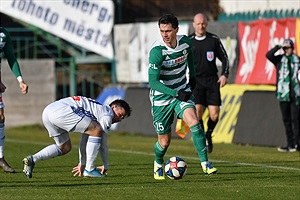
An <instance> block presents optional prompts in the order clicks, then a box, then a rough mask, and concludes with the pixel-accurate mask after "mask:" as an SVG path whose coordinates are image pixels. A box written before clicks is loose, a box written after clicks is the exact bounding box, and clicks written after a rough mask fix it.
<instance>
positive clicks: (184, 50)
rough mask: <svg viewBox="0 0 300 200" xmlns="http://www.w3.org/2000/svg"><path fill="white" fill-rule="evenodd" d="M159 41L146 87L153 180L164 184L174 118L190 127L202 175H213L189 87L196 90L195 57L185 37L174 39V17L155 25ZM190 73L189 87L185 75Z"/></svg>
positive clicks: (153, 50)
mask: <svg viewBox="0 0 300 200" xmlns="http://www.w3.org/2000/svg"><path fill="white" fill-rule="evenodd" d="M158 25H159V29H160V34H161V36H162V40H158V41H156V42H155V43H154V44H153V47H152V49H151V50H150V53H149V70H148V76H149V85H150V88H151V90H150V95H149V97H150V101H151V105H152V110H151V112H152V115H153V121H154V122H153V125H154V127H155V130H156V133H157V135H158V141H157V142H156V143H155V144H154V153H155V161H154V178H155V179H157V180H164V179H165V176H164V172H163V162H164V155H165V153H166V151H167V149H168V147H169V145H170V142H171V135H172V133H171V125H172V123H173V121H174V114H176V116H177V117H178V118H181V119H183V120H184V121H185V122H186V123H187V124H188V125H189V127H190V130H191V132H192V138H193V142H194V146H195V148H196V150H197V153H198V155H199V157H200V162H201V166H202V169H203V172H204V173H205V174H213V173H216V172H217V169H216V168H214V167H212V166H211V164H210V162H209V161H208V158H207V149H206V145H205V134H204V132H203V130H202V129H201V127H200V125H199V121H198V119H197V116H196V109H195V105H194V103H193V101H192V92H191V87H192V88H193V87H194V86H195V69H194V56H193V52H192V49H191V41H190V39H189V38H188V37H187V36H184V35H177V32H178V20H177V18H176V16H174V15H173V14H166V15H163V16H162V17H161V18H160V19H159V21H158ZM187 68H188V69H189V84H188V83H187V78H186V73H187Z"/></svg>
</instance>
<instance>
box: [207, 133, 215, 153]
mask: <svg viewBox="0 0 300 200" xmlns="http://www.w3.org/2000/svg"><path fill="white" fill-rule="evenodd" d="M211 134H212V131H210V130H208V131H207V132H206V135H205V137H206V146H207V152H208V153H211V152H212V151H213V144H212V139H211Z"/></svg>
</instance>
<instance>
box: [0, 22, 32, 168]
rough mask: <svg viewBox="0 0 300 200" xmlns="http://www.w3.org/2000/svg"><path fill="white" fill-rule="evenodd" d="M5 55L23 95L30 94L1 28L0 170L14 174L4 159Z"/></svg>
mask: <svg viewBox="0 0 300 200" xmlns="http://www.w3.org/2000/svg"><path fill="white" fill-rule="evenodd" d="M3 53H4V55H5V57H6V59H7V61H8V64H9V67H10V69H11V71H12V72H13V73H14V75H15V76H16V78H17V80H18V82H19V87H20V88H21V92H22V94H26V93H27V92H28V86H27V84H26V83H25V82H24V81H23V78H22V74H21V70H20V66H19V63H18V61H17V59H16V57H15V55H14V48H13V44H12V41H11V36H10V34H9V32H8V31H7V30H6V29H5V28H4V27H0V168H2V169H3V170H4V172H10V173H14V172H15V170H14V169H13V168H12V167H11V166H10V165H9V164H8V163H7V162H6V160H5V159H4V140H5V130H4V128H5V127H4V122H5V116H4V102H3V99H2V93H4V92H5V90H6V86H5V85H4V83H2V81H1V60H2V56H3Z"/></svg>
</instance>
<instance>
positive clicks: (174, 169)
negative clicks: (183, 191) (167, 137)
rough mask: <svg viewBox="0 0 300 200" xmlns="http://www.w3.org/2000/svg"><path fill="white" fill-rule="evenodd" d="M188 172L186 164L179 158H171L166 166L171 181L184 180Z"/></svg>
mask: <svg viewBox="0 0 300 200" xmlns="http://www.w3.org/2000/svg"><path fill="white" fill-rule="evenodd" d="M186 171H187V164H186V162H185V161H184V160H183V159H182V158H180V157H177V156H174V157H171V158H170V159H169V160H168V161H167V162H166V165H165V172H166V175H167V176H168V177H169V178H170V179H174V180H178V179H182V178H183V177H184V175H185V174H186Z"/></svg>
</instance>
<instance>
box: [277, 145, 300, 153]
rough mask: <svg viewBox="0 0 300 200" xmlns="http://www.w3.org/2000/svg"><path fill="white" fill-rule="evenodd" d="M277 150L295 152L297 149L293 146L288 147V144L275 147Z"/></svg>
mask: <svg viewBox="0 0 300 200" xmlns="http://www.w3.org/2000/svg"><path fill="white" fill-rule="evenodd" d="M277 150H278V151H279V152H296V151H297V149H296V148H295V147H289V146H286V147H279V148H277Z"/></svg>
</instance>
